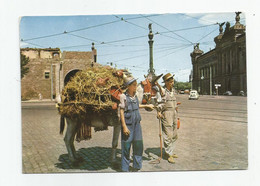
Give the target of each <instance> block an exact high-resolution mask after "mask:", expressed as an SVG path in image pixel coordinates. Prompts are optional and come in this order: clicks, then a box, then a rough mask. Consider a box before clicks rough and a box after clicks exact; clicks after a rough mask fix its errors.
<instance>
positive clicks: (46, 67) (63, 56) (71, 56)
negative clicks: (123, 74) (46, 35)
mask: <svg viewBox="0 0 260 186" xmlns="http://www.w3.org/2000/svg"><path fill="white" fill-rule="evenodd" d="M91 49H92V51H89V52H71V51H64V52H61V51H60V49H59V48H42V49H39V48H21V50H20V52H21V54H23V55H25V56H26V57H29V63H28V64H27V67H29V72H28V73H27V74H26V75H25V76H24V77H23V78H22V80H21V96H22V100H29V99H51V100H55V99H56V98H58V97H59V95H60V93H61V91H62V89H63V87H64V86H65V84H66V83H67V82H68V81H69V79H70V78H71V77H72V76H73V75H74V74H75V73H76V72H78V71H79V70H83V69H85V68H87V67H91V66H96V65H99V64H97V63H96V62H97V61H96V60H97V51H96V49H95V48H94V44H92V48H91Z"/></svg>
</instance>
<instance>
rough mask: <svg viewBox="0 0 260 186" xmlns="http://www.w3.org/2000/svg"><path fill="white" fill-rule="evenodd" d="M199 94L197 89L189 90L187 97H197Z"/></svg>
mask: <svg viewBox="0 0 260 186" xmlns="http://www.w3.org/2000/svg"><path fill="white" fill-rule="evenodd" d="M199 97H200V95H199V93H198V91H197V90H191V91H190V95H189V99H199Z"/></svg>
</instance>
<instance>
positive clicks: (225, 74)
mask: <svg viewBox="0 0 260 186" xmlns="http://www.w3.org/2000/svg"><path fill="white" fill-rule="evenodd" d="M240 13H241V12H236V17H235V19H236V23H235V25H234V26H232V27H230V23H229V22H227V23H226V27H225V31H224V32H223V28H222V26H223V25H224V23H222V24H219V35H218V36H216V37H215V38H214V41H215V43H216V47H215V48H214V49H213V50H210V51H209V52H207V53H204V52H203V51H202V50H200V48H199V44H197V45H196V46H195V47H194V50H193V52H192V53H191V54H190V56H191V61H192V67H193V68H192V72H193V75H192V88H193V89H195V90H198V91H199V92H200V93H201V94H210V95H212V94H214V93H218V94H223V93H224V92H226V91H231V92H232V93H233V95H238V93H239V92H240V91H244V93H246V92H247V78H246V32H245V26H244V25H243V24H241V23H240V16H239V14H240Z"/></svg>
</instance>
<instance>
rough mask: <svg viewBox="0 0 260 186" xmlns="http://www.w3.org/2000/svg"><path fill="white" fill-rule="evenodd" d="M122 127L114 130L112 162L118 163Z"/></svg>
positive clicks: (116, 126) (118, 126)
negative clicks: (117, 154) (117, 156)
mask: <svg viewBox="0 0 260 186" xmlns="http://www.w3.org/2000/svg"><path fill="white" fill-rule="evenodd" d="M120 129H121V126H120V124H118V125H115V126H114V129H113V141H112V152H111V160H112V162H115V161H116V148H117V146H118V138H119V134H120Z"/></svg>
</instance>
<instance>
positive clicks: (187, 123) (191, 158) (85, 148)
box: [22, 95, 248, 173]
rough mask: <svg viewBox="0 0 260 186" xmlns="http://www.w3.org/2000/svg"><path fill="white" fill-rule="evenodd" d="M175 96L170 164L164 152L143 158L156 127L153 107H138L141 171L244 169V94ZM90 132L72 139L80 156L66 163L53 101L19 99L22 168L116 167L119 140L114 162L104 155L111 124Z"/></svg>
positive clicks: (154, 147)
mask: <svg viewBox="0 0 260 186" xmlns="http://www.w3.org/2000/svg"><path fill="white" fill-rule="evenodd" d="M177 99H178V101H180V102H181V103H182V104H181V105H180V108H179V116H180V118H181V128H180V129H179V131H178V134H179V139H178V140H177V144H176V154H177V155H178V156H179V158H178V159H176V163H175V164H169V163H168V162H167V160H166V159H165V158H164V159H163V160H162V161H161V162H160V164H150V163H149V162H150V161H151V160H153V159H156V158H157V157H158V156H160V148H159V147H160V143H159V136H158V131H159V127H158V120H157V119H156V113H155V112H154V111H152V112H147V111H144V110H142V111H141V115H142V118H143V120H142V127H143V138H144V150H145V151H144V154H143V168H142V170H141V171H175V170H226V169H247V166H248V150H247V149H248V143H247V133H248V132H247V98H246V97H228V96H227V97H225V96H219V97H213V96H201V97H200V99H199V100H188V96H187V95H177ZM92 134H93V135H92V139H91V140H89V141H82V142H80V143H78V142H75V146H76V149H77V153H78V154H79V155H80V156H81V157H82V158H84V161H83V162H82V163H81V164H80V165H79V166H76V167H75V166H72V165H71V164H70V162H69V161H68V154H67V151H66V148H65V145H64V142H63V135H59V114H58V112H57V109H56V108H55V106H54V104H53V103H49V102H41V103H39V102H26V103H22V150H23V152H22V155H23V160H22V162H23V173H62V172H119V171H120V157H121V152H120V148H121V146H120V145H119V147H118V151H117V152H118V153H117V163H116V164H114V165H112V164H111V163H110V161H109V156H110V152H111V140H112V128H109V130H107V131H102V132H94V131H93V132H92ZM119 144H120V143H119Z"/></svg>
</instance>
